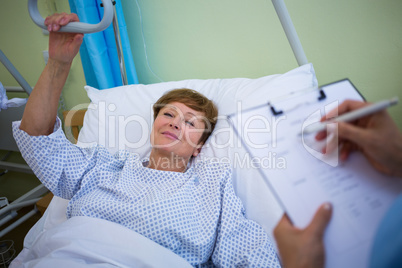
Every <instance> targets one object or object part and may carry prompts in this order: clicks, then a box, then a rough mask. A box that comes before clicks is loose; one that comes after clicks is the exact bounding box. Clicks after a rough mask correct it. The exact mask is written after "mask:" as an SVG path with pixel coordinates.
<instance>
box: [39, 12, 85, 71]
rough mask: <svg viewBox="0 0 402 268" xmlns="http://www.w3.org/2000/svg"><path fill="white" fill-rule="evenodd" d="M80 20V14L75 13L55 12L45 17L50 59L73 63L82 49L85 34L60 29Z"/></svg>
mask: <svg viewBox="0 0 402 268" xmlns="http://www.w3.org/2000/svg"><path fill="white" fill-rule="evenodd" d="M78 21H79V19H78V16H77V15H76V14H74V13H72V14H66V13H60V14H54V15H52V16H49V17H47V18H46V19H45V25H46V26H47V28H48V31H49V60H53V61H56V62H57V63H62V64H65V63H67V64H71V62H72V61H73V59H74V57H75V56H76V55H77V53H78V51H79V49H80V46H81V43H82V40H83V38H84V34H82V33H62V32H58V30H59V29H60V28H61V26H64V25H67V24H68V23H69V22H78Z"/></svg>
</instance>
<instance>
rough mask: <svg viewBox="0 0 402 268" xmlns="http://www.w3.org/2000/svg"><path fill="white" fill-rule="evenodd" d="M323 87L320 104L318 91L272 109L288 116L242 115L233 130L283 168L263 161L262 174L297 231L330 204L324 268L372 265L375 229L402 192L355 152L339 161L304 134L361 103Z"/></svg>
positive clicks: (351, 92)
mask: <svg viewBox="0 0 402 268" xmlns="http://www.w3.org/2000/svg"><path fill="white" fill-rule="evenodd" d="M322 89H323V90H324V92H325V94H326V98H325V99H324V100H321V101H318V100H317V97H318V93H317V91H314V92H309V93H307V94H304V95H303V96H298V97H295V98H290V99H288V100H284V101H281V102H279V103H273V104H272V105H273V106H274V107H275V109H276V110H278V111H279V110H281V111H283V113H282V114H280V115H277V116H273V115H272V113H271V112H270V110H269V109H267V107H262V108H261V109H258V110H254V111H250V112H244V113H242V114H241V117H242V120H241V121H238V122H242V123H239V124H237V125H236V129H239V127H240V128H242V129H243V132H241V133H243V134H244V136H242V137H243V142H244V143H245V145H246V147H248V148H249V149H250V148H251V147H252V146H254V148H251V149H250V153H252V154H253V156H254V157H257V158H258V157H259V158H260V159H263V158H264V156H266V155H267V152H268V153H269V154H270V155H271V156H272V155H273V156H274V157H275V159H276V162H277V163H279V162H280V163H281V165H278V166H272V165H271V166H270V167H269V168H264V167H263V164H264V163H263V162H261V163H260V164H261V168H260V169H259V170H260V172H261V173H262V175H263V176H264V177H265V179H266V182H267V183H268V184H269V186H270V188H271V190H272V191H273V192H274V193H275V195H276V196H277V199H278V200H279V202H280V203H281V205H282V206H283V208H284V210H285V211H286V212H287V213H288V215H289V217H290V218H291V220H292V222H293V223H294V224H295V225H296V226H298V227H301V228H303V227H305V226H306V225H308V223H309V222H310V220H311V219H312V218H313V215H314V213H315V212H316V210H317V209H318V207H319V206H320V205H321V204H322V203H324V202H331V203H332V205H333V215H332V219H331V222H330V224H329V226H328V228H327V231H326V234H325V239H324V242H325V247H326V267H331V268H332V267H333V268H338V267H353V268H355V267H368V261H369V255H370V250H371V247H372V243H373V239H374V236H375V233H376V229H377V228H378V226H379V224H380V221H381V219H382V218H383V216H384V215H385V213H386V211H387V210H388V208H389V207H390V205H391V204H392V202H393V200H395V198H396V197H397V196H398V194H399V193H400V192H401V190H402V182H401V180H400V179H397V178H392V177H387V176H384V175H382V174H380V173H379V172H377V171H376V170H375V169H374V168H372V167H371V165H370V164H369V163H368V162H367V161H366V159H365V158H364V156H363V155H361V154H360V153H358V152H354V153H352V154H351V155H350V157H349V159H348V160H347V161H346V162H340V161H338V151H335V152H334V153H333V154H332V155H323V154H322V153H321V149H322V148H323V147H324V146H325V145H326V141H323V142H318V141H316V140H315V137H314V136H315V134H312V135H307V136H306V135H300V132H301V130H302V129H303V128H304V127H306V126H308V125H310V124H312V123H313V122H317V121H319V120H320V118H321V117H322V116H323V115H324V114H325V113H327V112H329V111H330V110H332V109H333V108H334V107H337V106H338V105H339V104H340V103H342V102H343V101H344V100H346V99H354V100H362V97H361V96H360V95H359V93H358V92H357V91H356V90H355V89H354V87H353V85H351V83H350V82H349V81H348V80H344V81H340V82H338V83H334V84H331V85H328V86H326V87H323V88H322ZM232 119H233V121H236V118H232ZM267 126H269V127H267ZM244 129H247V133H246V132H245V131H244ZM253 130H254V131H253ZM249 141H259V144H250V142H249ZM264 145H268V146H265V147H266V148H264ZM257 147H258V148H257ZM271 161H272V160H271Z"/></svg>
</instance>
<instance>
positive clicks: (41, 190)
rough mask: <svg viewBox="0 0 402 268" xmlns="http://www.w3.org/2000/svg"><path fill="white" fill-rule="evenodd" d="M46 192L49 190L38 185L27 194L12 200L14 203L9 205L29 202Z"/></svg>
mask: <svg viewBox="0 0 402 268" xmlns="http://www.w3.org/2000/svg"><path fill="white" fill-rule="evenodd" d="M48 192H49V190H48V189H47V188H46V187H45V185H43V184H41V185H38V186H36V187H35V188H33V189H32V190H30V191H29V192H27V193H26V194H24V195H23V196H21V197H19V198H17V199H16V200H14V202H12V203H11V204H10V205H12V204H16V203H18V202H22V201H26V200H30V199H32V198H37V197H41V196H43V195H44V194H46V193H48Z"/></svg>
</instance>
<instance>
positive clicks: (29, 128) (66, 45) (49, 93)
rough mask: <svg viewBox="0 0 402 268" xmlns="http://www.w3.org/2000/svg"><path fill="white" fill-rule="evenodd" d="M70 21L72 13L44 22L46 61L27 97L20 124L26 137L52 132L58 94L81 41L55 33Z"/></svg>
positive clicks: (77, 37) (72, 19) (53, 16)
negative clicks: (46, 48)
mask: <svg viewBox="0 0 402 268" xmlns="http://www.w3.org/2000/svg"><path fill="white" fill-rule="evenodd" d="M72 21H79V19H78V17H77V15H76V14H65V13H63V14H55V15H52V16H50V17H47V18H46V20H45V24H46V25H47V26H48V30H49V32H50V33H49V60H48V63H47V65H46V67H45V69H44V70H43V72H42V74H41V76H40V77H39V80H38V82H37V83H36V85H35V87H34V89H33V91H32V93H31V95H30V96H29V99H28V102H27V104H26V106H25V111H24V114H23V116H22V121H21V125H20V129H22V130H24V131H25V132H27V133H28V134H29V135H32V136H39V135H49V134H50V133H52V132H53V127H54V123H55V121H56V116H57V107H58V103H59V99H60V94H61V91H62V89H63V87H64V84H65V82H66V79H67V76H68V73H69V71H70V67H71V63H72V61H73V59H74V57H75V56H76V55H77V53H78V51H79V48H80V46H81V43H82V40H83V34H76V33H59V32H57V31H58V30H59V29H60V26H63V25H66V24H68V23H69V22H72Z"/></svg>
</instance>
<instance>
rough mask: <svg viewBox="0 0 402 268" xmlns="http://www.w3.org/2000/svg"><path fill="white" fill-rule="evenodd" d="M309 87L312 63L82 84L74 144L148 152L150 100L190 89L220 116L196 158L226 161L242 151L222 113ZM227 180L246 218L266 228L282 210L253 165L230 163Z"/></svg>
mask: <svg viewBox="0 0 402 268" xmlns="http://www.w3.org/2000/svg"><path fill="white" fill-rule="evenodd" d="M315 86H317V80H316V76H315V72H314V68H313V66H312V64H306V65H303V66H301V67H298V68H296V69H294V70H291V71H289V72H287V73H285V74H282V75H270V76H265V77H261V78H258V79H247V78H233V79H208V80H196V79H193V80H184V81H177V82H164V83H158V84H151V85H128V86H121V87H116V88H111V89H105V90H97V89H95V88H92V87H89V86H86V87H85V89H86V90H87V93H88V96H89V98H90V99H91V104H90V106H89V108H88V111H87V113H86V115H85V119H84V126H83V128H82V129H81V131H80V134H79V138H78V145H79V146H91V145H93V144H95V143H97V144H100V145H103V146H105V147H106V148H108V149H109V150H110V152H111V153H114V152H116V151H118V150H119V149H126V150H129V151H132V152H135V153H138V154H139V155H140V157H147V156H149V153H150V151H151V147H150V141H149V138H150V131H151V127H152V122H153V114H152V105H153V104H154V103H155V102H156V100H157V99H158V98H159V97H160V96H162V94H163V93H165V92H166V91H169V90H171V89H176V88H190V89H194V90H197V91H199V92H201V93H202V94H204V95H205V96H206V97H208V98H209V99H211V100H213V101H214V102H215V104H216V105H217V106H218V109H219V115H220V118H221V119H220V120H218V123H217V125H216V128H215V131H214V133H213V134H212V135H211V137H210V138H209V139H208V141H207V143H206V144H205V145H204V147H203V149H202V151H201V154H200V156H199V157H198V156H197V158H202V157H207V158H216V159H218V160H221V161H225V162H231V161H232V160H233V157H234V154H235V153H239V152H240V154H241V153H244V148H236V144H234V143H236V142H233V140H232V138H231V137H232V136H231V135H233V132H232V130H231V129H230V128H229V126H228V123H227V121H226V120H225V119H224V117H225V115H229V114H233V113H236V112H238V111H239V110H244V109H247V108H250V107H254V106H256V105H261V104H266V103H268V101H270V100H272V99H274V98H277V97H279V96H283V95H287V94H289V93H290V92H295V91H298V90H305V89H308V88H312V87H315ZM197 160H198V159H196V161H197ZM249 178H252V180H251V179H249ZM233 184H234V187H235V191H236V193H237V195H238V196H239V197H240V198H241V199H242V201H243V204H244V207H245V209H246V215H247V217H248V218H250V219H253V220H255V221H257V222H258V223H259V224H261V225H262V226H263V227H264V228H265V230H266V231H267V232H268V233H271V232H272V229H273V227H274V226H275V225H276V223H277V221H278V219H279V217H280V216H281V215H282V210H281V208H280V207H279V205H278V203H277V201H276V200H275V199H274V197H273V195H272V194H271V192H270V191H269V188H268V187H267V185H265V183H264V182H263V180H262V178H261V176H260V174H259V173H258V170H256V169H254V168H252V167H248V168H244V167H243V168H238V167H237V168H234V170H233Z"/></svg>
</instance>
